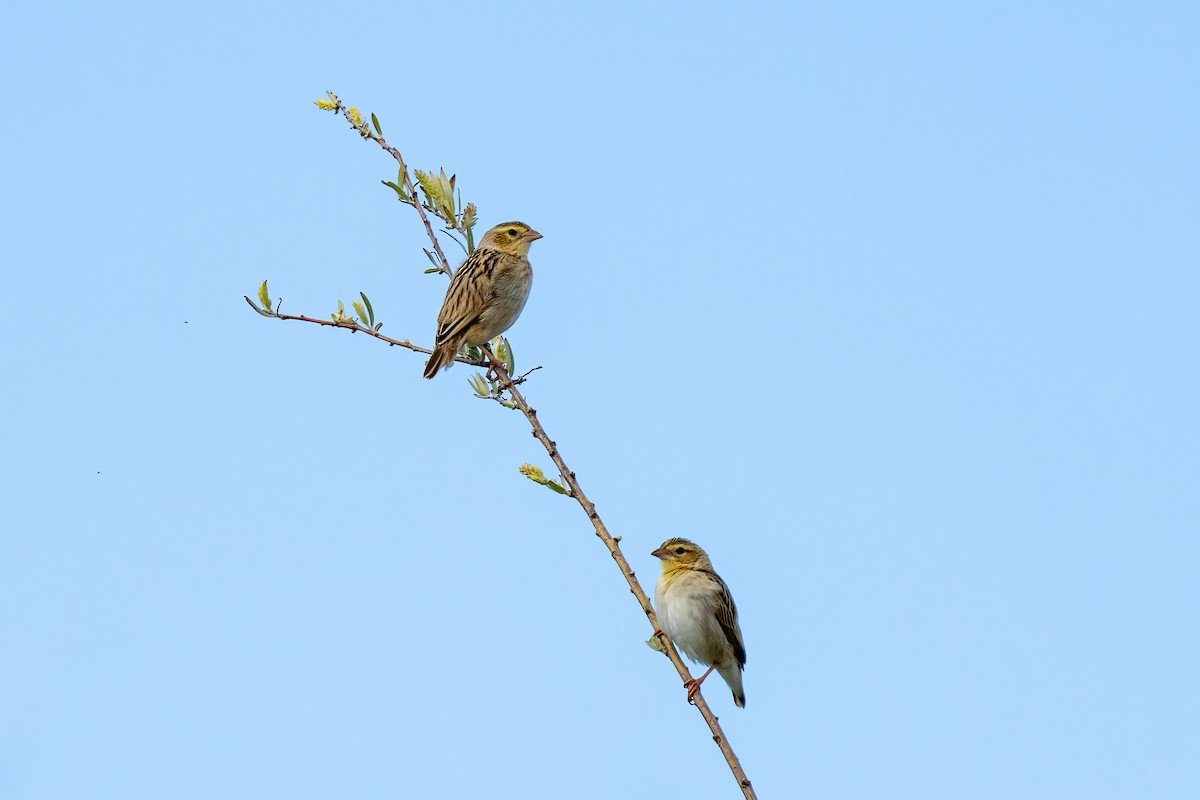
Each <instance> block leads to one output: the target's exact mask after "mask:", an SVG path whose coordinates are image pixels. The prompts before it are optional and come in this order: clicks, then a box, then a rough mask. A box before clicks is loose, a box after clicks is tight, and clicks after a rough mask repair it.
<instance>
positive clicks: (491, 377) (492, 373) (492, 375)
mask: <svg viewBox="0 0 1200 800" xmlns="http://www.w3.org/2000/svg"><path fill="white" fill-rule="evenodd" d="M479 349H480V350H482V351H483V353H484V355H486V356H487V357H488V370H487V374H486V375H484V376H483V377H485V378H487V380H488V382H489V383H490V382H492V381H498V380H500V375H499V374H498V373H497V372H496V365H497V364H499V363H500V361H499V359H497V358H496V356H494V355H492V351H491V349H490V348H489V347H488V346H487V344H486V343H484V344H481V345H479ZM512 385H513V380H512V376H511V375H510V376H509V378H508V383H506V384H504V385H503V386H501V387H500V388H498V389H497V390H496V391H497V392H503V391H504V390H505V389H508V388H509V387H511V386H512Z"/></svg>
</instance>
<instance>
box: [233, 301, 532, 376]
mask: <svg viewBox="0 0 1200 800" xmlns="http://www.w3.org/2000/svg"><path fill="white" fill-rule="evenodd" d="M242 299H243V300H245V301H246V303H247V305H249V306H250V307H251V308H253V309H254V310H255V311H257V312H258V313H259V314H261V315H262V316H264V317H274V318H275V319H291V320H296V321H297V322H311V323H313V324H315V325H324V326H325V327H327V328H345V329H346V330H348V331H350V332H351V333H365V334H366V335H367V336H371V337H374V338H376V339H378V340H379V341H381V342H387V343H388V344H389V345H392V346H393V347H403V348H406V349H408V350H412V351H413V352H414V353H425V354H426V355H433V351H432V350H426V349H425V348H424V347H421V346H419V345H415V344H413V343H412V342H410V341H409V340H408V339H393V338H392V337H390V336H384V335H383V334H382V333H380V332H379V331H377V330H374V329H372V328H368V327H366V326H365V325H360V324H358V323H357V322H355V321H354V320H352V319H350V318H349V317H347V318H345V319H342V320H332V319H320V318H319V317H306V316H304V315H303V314H280V313H279V306H278V305H276V307H275V310H274V311H263V310H262V309H261V308H259V307H258V305H257V304H255V302H254V301H253V300H251V299H250V298H249V297H247V296H246V295H242ZM280 302H282V300H280ZM454 360H455V361H457V362H459V363H460V364H467V365H469V366H472V367H482V366H486V365H485V364H480V363H479V362H478V361H472V360H470V359H469V358H463V357H462V356H455V357H454ZM534 369H541V367H534ZM530 372H533V370H530ZM526 374H528V373H526Z"/></svg>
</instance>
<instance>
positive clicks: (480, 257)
mask: <svg viewBox="0 0 1200 800" xmlns="http://www.w3.org/2000/svg"><path fill="white" fill-rule="evenodd" d="M495 257H496V253H494V252H492V251H489V250H476V251H475V252H474V253H472V254H471V257H470V258H468V259H467V260H466V261H465V262H463V265H462V266H461V267H459V268H458V271H457V272H455V273H454V277H453V278H452V279H451V280H450V288H449V289H447V290H446V299H445V301H443V302H442V310H441V311H440V312H439V313H438V329H437V336H436V337H435V339H434V345H435V346H436V345H440V344H445V343H446V342H453V341H455V340H456V339H457V338H458V337H459V336H461V335H462V333H463V332H464V331H466V330H467V329H468V328H470V327H471V326H472V325H474V324H475V322H476V320H478V319H479V315H480V314H482V313H483V310H484V308H485V307H486V306H487V302H488V300H489V299H490V298H491V292H492V283H493V272H494V271H495V268H496V263H495V262H496V258H495Z"/></svg>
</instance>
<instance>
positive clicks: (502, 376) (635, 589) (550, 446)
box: [488, 353, 757, 800]
mask: <svg viewBox="0 0 1200 800" xmlns="http://www.w3.org/2000/svg"><path fill="white" fill-rule="evenodd" d="M488 355H489V357H490V353H489V354H488ZM490 366H491V369H493V370H495V371H496V374H497V376H498V379H499V381H500V385H501V386H504V385H505V384H506V383H507V384H508V386H506V387H505V388H506V389H507V390H508V392H509V393H510V394H511V395H512V398H513V402H514V403H515V404H516V406H517V408H518V409H519V410H520V411H521V413H522V414H524V415H525V418H526V419H527V420H529V424H530V425H531V426H532V427H533V431H532V432H533V436H534V438H536V439H537V440H538V441H539V442H541V443H542V447H544V448H546V452H547V453H549V454H550V460H551V461H553V462H554V466H556V467H558V471H559V473H560V474H561V475H562V477H563V479H564V480H565V481H566V482H567V488H568V489H569V490H570V496H571V497H573V498H575V500H576V502H578V503H579V505H580V507H582V508H583V511H584V513H585V514H587V516H588V519H589V520H591V522H592V527H593V528H595V529H596V536H598V537H599V538H600V541H602V542H604V546H605V547H607V548H608V552H609V554H611V555H612V558H613V561H615V562H617V567H618V568H619V569H620V570H621V574H622V575H623V576H625V581H626V582H627V583H628V584H629V591H630V593H632V594H633V596H634V598H636V599H637V601H638V605H640V606H641V607H642V611H643V612H644V613H645V614H646V619H647V620H648V621H649V622H650V628H651V630H652V631H653V632H654V633H655V634H656V635H657V636H658V640H659V641H660V642H661V643H662V644H663V652H664V653H665V654H666V656H667V658H669V659H670V660H671V663H672V664H673V665H674V666H675V671H676V672H678V673H679V677H681V678H683V680H684V683H685V685H686V683H687V681H690V680H692V674H691V672H690V671H689V670H688V668H687V665H686V664H684V663H683V659H682V658H680V657H679V652H678V651H677V650H676V649H675V645H674V644H673V643H672V642H671V640H670V639H669V638H668V637H667V636H666V634H664V633H662V630H661V628H660V627H659V625H658V616H657V615H656V614H655V613H654V606H652V605H651V604H650V598H649V597H648V596H647V595H646V592H645V591H644V590H643V589H642V585H641V584H640V583H639V582H638V579H637V576H636V574H635V573H634V571H633V568H632V567H630V566H629V562H628V561H627V560H626V559H625V554H624V553H622V552H621V546H620V544H619V543H618V541H617V538H616V537H614V536H613V535H612V534H610V533H609V532H608V528H607V526H605V524H604V521H603V520H601V519H600V515H599V514H598V513H597V512H596V506H595V505H594V504H593V503H592V501H591V500H589V499H588V497H587V495H586V494H584V493H583V487H581V486H580V485H579V481H578V480H576V478H575V473H574V472H572V471H571V469H570V468H569V467H568V466H567V462H566V461H564V460H563V457H562V454H561V453H559V451H558V445H557V444H555V443H554V441H553V440H552V439H551V438H550V437H549V436H547V435H546V430H545V429H544V428H543V427H542V423H541V422H540V421H538V418H537V410H536V409H534V408H533V407H532V406H530V405H529V403H528V402H526V400H525V398H524V397H523V396H522V395H521V392H520V391H519V390H518V389H517V387H516V386H515V385H514V384H513V383H512V382H510V381H509V379H508V374H507V373H506V372H505V369H504V365H503V364H502V363H500V362H499V361H497V360H496V359H492V363H491V365H490ZM694 701H695V704H696V709H697V710H698V711H699V712H700V715H701V716H702V717H704V721H705V722H707V723H708V727H709V730H711V731H712V734H713V741H715V742H716V743H717V747H719V748H721V754H722V755H723V756H725V761H726V763H728V764H729V769H730V770H731V771H732V772H733V777H734V778H735V779H736V780H737V782H738V786H739V787H740V788H741V790H742V794H744V795H745V796H746V798H747V800H756V798H757V795H755V793H754V788H753V787H752V786H751V785H750V779H749V778H747V777H746V773H745V771H744V770H743V769H742V765H741V762H739V761H738V757H737V754H736V753H734V752H733V748H732V747H731V746H730V744H729V740H728V739H726V738H725V732H724V731H723V730H721V724H720V723H719V722H718V721H717V716H716V715H715V714H713V713H712V710H711V709H710V708H709V707H708V703H707V702H705V700H704V697H703V696H702V695H701V694H700V692H699V691H697V692H696V695H695V697H694Z"/></svg>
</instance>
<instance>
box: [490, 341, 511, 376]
mask: <svg viewBox="0 0 1200 800" xmlns="http://www.w3.org/2000/svg"><path fill="white" fill-rule="evenodd" d="M492 352H493V353H495V354H496V358H498V359H500V360H501V361H502V362H504V369H506V370H507V371H508V375H509V377H510V378H511V377H512V376H513V374H514V373H515V372H516V369H517V362H516V359H514V358H513V351H512V345H510V344H509V343H508V339H505V338H504V337H503V336H497V337H496V338H495V339H493V340H492Z"/></svg>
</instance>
